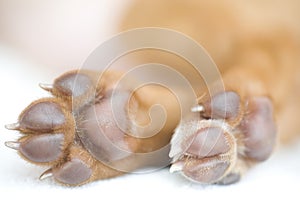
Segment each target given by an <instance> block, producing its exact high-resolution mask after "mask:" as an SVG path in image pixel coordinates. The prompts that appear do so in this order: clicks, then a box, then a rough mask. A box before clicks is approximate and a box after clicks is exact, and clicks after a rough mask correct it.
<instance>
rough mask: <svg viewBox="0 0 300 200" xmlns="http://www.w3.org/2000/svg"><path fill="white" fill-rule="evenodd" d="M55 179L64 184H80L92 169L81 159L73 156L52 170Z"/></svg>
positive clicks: (90, 173) (88, 176) (89, 175)
mask: <svg viewBox="0 0 300 200" xmlns="http://www.w3.org/2000/svg"><path fill="white" fill-rule="evenodd" d="M52 174H53V177H54V178H55V180H56V181H58V182H60V183H62V184H66V185H80V184H81V183H84V182H86V181H87V180H88V179H89V178H90V177H91V175H92V169H91V168H90V167H89V166H88V165H87V164H85V163H84V162H83V161H82V160H80V159H77V158H73V159H72V160H70V161H68V162H66V163H64V164H63V165H62V166H60V167H59V168H55V169H53V170H52Z"/></svg>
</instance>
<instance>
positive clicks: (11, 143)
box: [4, 141, 20, 150]
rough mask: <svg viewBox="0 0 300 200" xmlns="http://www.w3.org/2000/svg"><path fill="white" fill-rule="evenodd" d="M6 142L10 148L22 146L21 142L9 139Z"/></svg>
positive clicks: (17, 148) (15, 148) (16, 148)
mask: <svg viewBox="0 0 300 200" xmlns="http://www.w3.org/2000/svg"><path fill="white" fill-rule="evenodd" d="M4 144H5V146H7V147H8V148H11V149H14V150H19V148H20V142H13V141H7V142H5V143H4Z"/></svg>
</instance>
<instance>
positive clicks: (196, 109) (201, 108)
mask: <svg viewBox="0 0 300 200" xmlns="http://www.w3.org/2000/svg"><path fill="white" fill-rule="evenodd" d="M204 110H205V109H204V106H203V105H201V104H200V105H196V106H194V107H192V108H191V111H192V112H203V111H204Z"/></svg>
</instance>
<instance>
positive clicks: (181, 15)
mask: <svg viewBox="0 0 300 200" xmlns="http://www.w3.org/2000/svg"><path fill="white" fill-rule="evenodd" d="M299 7H300V3H299V1H297V0H288V1H276V2H274V1H270V0H264V1H259V0H257V1H243V0H242V1H240V0H221V1H208V0H199V1H196V0H187V1H180V0H164V1H161V0H152V1H147V0H136V1H134V3H133V4H132V6H131V7H130V9H129V11H128V12H127V14H126V15H125V16H124V20H123V21H122V23H121V29H120V30H128V29H131V28H141V27H149V26H150V27H162V28H170V29H173V30H176V31H179V32H182V33H184V34H186V35H187V36H189V37H191V38H193V39H195V40H196V41H197V42H199V43H200V44H201V45H203V46H204V47H205V49H206V50H207V51H208V53H209V54H210V55H211V56H212V58H213V59H214V61H215V62H216V64H217V66H218V67H219V70H220V71H221V73H222V76H223V79H224V82H225V86H226V87H227V88H230V89H234V90H236V91H238V93H239V94H241V95H242V96H255V95H267V96H269V97H271V98H272V100H273V103H274V106H275V115H276V121H277V124H278V129H279V133H280V138H281V141H283V142H287V141H289V140H291V139H292V138H294V137H295V135H296V134H298V133H299V131H300V125H299V124H300V123H299V122H298V123H297V120H298V119H299V117H300V114H298V113H299V112H297V111H299V110H300V103H299V102H300V101H299V100H300V94H299V88H298V87H299V86H300V84H299V76H300V73H299V72H300V59H299V55H300V20H299V19H300V14H299V12H298V10H297V8H299ZM138 59H141V60H142V61H149V59H150V60H155V61H157V60H158V61H160V62H163V63H168V64H169V66H175V68H179V67H178V65H177V63H178V62H176V60H175V61H174V60H172V59H168V57H162V56H160V55H159V56H158V55H150V56H149V55H147V54H146V53H145V55H144V56H138ZM142 61H141V62H142ZM185 66H186V64H184V63H181V66H180V67H181V68H182V69H186V68H185ZM185 73H189V72H185ZM190 74H191V75H192V74H193V72H190Z"/></svg>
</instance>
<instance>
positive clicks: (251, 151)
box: [239, 97, 277, 161]
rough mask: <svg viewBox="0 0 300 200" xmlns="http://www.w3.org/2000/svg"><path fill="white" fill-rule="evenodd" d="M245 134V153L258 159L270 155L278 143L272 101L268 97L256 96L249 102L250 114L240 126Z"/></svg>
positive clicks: (263, 158) (264, 158)
mask: <svg viewBox="0 0 300 200" xmlns="http://www.w3.org/2000/svg"><path fill="white" fill-rule="evenodd" d="M239 128H240V129H241V132H242V134H243V135H244V143H245V154H246V155H247V157H249V158H251V159H254V160H256V161H264V160H266V159H267V158H269V157H270V155H271V153H272V151H273V149H274V146H275V143H276V135H277V134H276V132H277V131H276V124H275V121H274V118H273V107H272V102H271V101H270V99H269V98H267V97H254V98H252V99H250V100H249V102H248V114H247V115H246V116H245V117H244V119H243V121H242V122H241V125H240V127H239Z"/></svg>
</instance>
